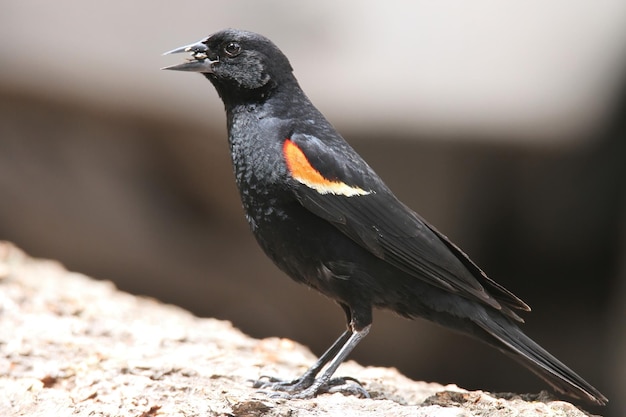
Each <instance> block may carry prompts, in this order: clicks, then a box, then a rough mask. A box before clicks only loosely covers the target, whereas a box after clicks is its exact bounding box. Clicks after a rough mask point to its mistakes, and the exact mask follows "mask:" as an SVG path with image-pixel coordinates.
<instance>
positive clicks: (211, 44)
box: [162, 29, 295, 101]
mask: <svg viewBox="0 0 626 417" xmlns="http://www.w3.org/2000/svg"><path fill="white" fill-rule="evenodd" d="M181 52H188V53H189V54H191V58H190V59H189V60H187V62H184V63H182V64H177V65H172V66H169V67H165V68H162V69H166V70H175V71H189V72H199V73H202V74H204V75H205V76H206V77H207V78H208V79H209V80H210V81H211V82H212V83H213V85H215V88H216V89H217V91H218V93H219V94H220V96H221V97H222V99H224V101H232V100H231V99H233V98H236V97H242V98H244V97H245V98H248V99H254V98H255V97H257V98H263V97H265V96H267V94H268V93H269V92H270V91H271V90H272V89H274V88H275V87H276V86H278V85H280V84H281V83H284V82H285V81H287V80H295V79H294V78H293V74H292V68H291V65H290V64H289V61H288V59H287V57H286V56H285V55H284V54H283V53H282V52H281V51H280V49H278V47H276V45H274V44H273V43H272V41H270V40H269V39H267V38H266V37H264V36H261V35H259V34H256V33H253V32H247V31H243V30H236V29H226V30H222V31H219V32H216V33H214V34H212V35H210V36H209V37H207V38H205V39H203V40H201V41H199V42H196V43H193V44H190V45H186V46H182V47H180V48H176V49H173V50H171V51H169V52H166V53H165V54H164V55H169V54H176V53H181Z"/></svg>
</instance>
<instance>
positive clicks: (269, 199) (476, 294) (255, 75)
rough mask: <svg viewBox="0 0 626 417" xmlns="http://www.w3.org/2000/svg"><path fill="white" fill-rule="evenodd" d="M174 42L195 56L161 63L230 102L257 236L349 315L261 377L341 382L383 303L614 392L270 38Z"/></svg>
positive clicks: (562, 381) (235, 151)
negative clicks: (553, 347)
mask: <svg viewBox="0 0 626 417" xmlns="http://www.w3.org/2000/svg"><path fill="white" fill-rule="evenodd" d="M177 52H189V53H191V55H192V59H191V60H189V61H188V62H186V63H183V64H179V65H174V66H171V67H167V68H165V69H172V70H181V71H192V72H200V73H203V74H204V75H205V76H206V78H208V79H209V81H211V83H212V84H213V85H214V86H215V88H216V90H217V92H218V94H219V95H220V97H221V98H222V100H223V102H224V105H225V108H226V114H227V122H228V139H229V144H230V150H231V155H232V161H233V165H234V170H235V178H236V182H237V186H238V187H239V191H240V195H241V200H242V203H243V207H244V210H245V213H246V218H247V220H248V223H249V224H250V227H251V229H252V232H253V233H254V236H255V237H256V239H257V241H258V243H259V245H260V246H261V247H262V248H263V250H264V251H265V253H266V254H267V255H268V256H269V257H270V258H271V259H272V260H273V261H274V263H275V264H276V265H277V266H278V267H279V268H280V269H281V270H283V271H284V272H285V273H286V274H287V275H289V276H290V277H291V278H293V279H294V280H296V281H298V282H301V283H304V284H306V285H308V286H310V287H312V288H315V289H316V290H318V291H320V292H321V293H323V294H325V295H327V296H328V297H330V298H332V299H333V300H335V301H336V302H337V303H338V304H339V305H340V306H341V307H342V308H343V310H344V312H345V314H346V318H347V322H348V329H347V330H346V332H344V334H342V335H341V336H340V338H339V339H338V340H337V341H336V342H335V343H334V344H333V346H331V348H330V349H329V350H328V351H327V352H326V353H324V354H323V355H322V356H321V357H320V359H319V360H318V362H317V363H316V364H315V365H313V366H312V367H311V368H310V369H309V370H308V371H307V372H306V373H305V374H304V375H303V376H302V377H301V378H298V379H296V380H294V381H291V382H282V381H276V380H274V379H271V378H270V379H269V380H266V381H261V382H259V383H257V386H259V387H263V388H265V389H272V390H276V391H279V392H280V393H281V394H280V395H283V396H286V397H292V398H294V397H295V398H304V397H311V396H315V395H317V394H319V393H320V392H324V391H328V390H334V389H341V388H340V387H339V386H338V384H339V382H341V380H340V379H332V378H331V377H332V375H333V373H334V371H335V370H336V368H337V367H338V366H339V365H340V364H341V362H342V361H343V360H344V359H345V358H346V356H347V355H348V354H349V353H350V351H351V350H352V349H353V348H354V347H355V346H356V344H357V343H358V342H359V341H360V340H361V339H362V338H363V337H364V336H365V335H366V334H367V333H368V332H369V329H370V326H371V323H372V309H373V308H375V307H377V308H386V309H390V310H393V311H395V312H397V313H398V314H400V315H402V316H405V317H408V318H416V317H422V318H425V319H427V320H431V321H433V322H435V323H438V324H441V325H443V326H446V327H449V328H451V329H454V330H457V331H460V332H463V333H466V334H469V335H471V336H474V337H476V338H478V339H480V340H482V341H484V342H486V343H488V344H490V345H492V346H494V347H496V348H497V349H499V350H501V351H502V352H504V353H505V354H507V355H509V356H511V357H512V358H513V359H515V360H517V361H519V362H520V363H522V364H523V365H524V366H526V367H528V368H529V369H530V370H531V371H533V372H535V373H536V374H537V375H539V376H540V377H541V378H543V379H544V380H545V381H546V382H547V383H548V384H550V385H551V386H552V387H553V388H554V389H555V390H557V391H559V392H561V393H564V394H566V395H569V396H571V397H573V398H579V399H584V400H587V401H590V402H593V403H597V404H604V403H605V402H606V401H607V400H606V398H605V397H604V396H603V395H602V394H601V393H600V392H599V391H598V390H596V389H595V388H594V387H592V386H591V385H590V384H589V383H587V382H586V381H584V380H583V379H582V378H581V377H579V376H578V375H577V374H575V373H574V372H573V371H571V370H570V369H569V368H568V367H567V366H565V365H564V364H562V363H561V362H560V361H558V360H557V359H556V358H555V357H554V356H552V355H550V354H549V353H548V352H547V351H545V350H544V349H543V348H541V347H540V346H539V345H538V344H537V343H535V342H534V341H532V340H531V339H530V338H529V337H527V336H526V335H525V334H524V333H523V332H522V331H521V330H520V328H519V326H518V324H519V323H521V322H523V320H522V319H521V318H520V316H519V315H518V312H519V311H529V310H530V308H529V307H528V306H527V305H526V304H525V303H524V302H523V301H521V300H520V299H519V298H517V297H516V296H515V295H513V294H512V293H511V292H510V291H508V290H506V289H505V288H504V287H502V286H501V285H499V284H497V283H496V282H494V281H493V280H491V279H490V278H488V277H487V276H486V275H485V274H484V273H483V271H482V270H481V269H480V268H479V267H478V266H476V264H474V263H473V262H472V261H471V260H470V258H469V257H468V256H467V255H466V254H465V253H463V252H462V251H461V249H459V248H458V247H457V246H456V245H454V244H453V243H452V242H451V241H450V240H449V239H448V238H447V237H446V236H444V235H443V234H442V233H440V232H439V231H437V230H436V229H435V228H434V227H433V226H432V225H430V224H429V223H427V222H426V221H425V220H424V219H422V218H421V217H420V216H419V215H418V214H416V213H415V212H413V211H412V210H411V209H409V208H408V207H407V206H405V205H404V204H403V203H402V202H400V201H399V200H398V199H397V198H396V197H395V196H394V194H393V193H392V192H391V191H390V190H389V188H388V187H387V186H386V185H385V184H384V183H383V181H382V180H381V179H380V178H379V177H378V175H376V173H375V172H374V171H373V170H372V169H371V168H370V167H369V165H368V164H367V163H366V162H365V161H364V160H363V159H362V158H361V157H360V156H359V155H358V154H357V153H356V152H355V151H354V149H352V147H350V145H349V144H348V143H347V142H346V141H345V140H344V139H343V138H342V137H341V136H340V135H339V133H337V131H336V130H335V129H334V128H333V126H332V125H331V124H330V123H329V122H328V121H327V120H326V119H325V118H324V116H323V115H322V114H321V113H320V112H319V111H318V110H317V109H316V108H315V107H314V106H313V104H312V103H311V102H310V101H309V99H308V98H307V97H306V95H305V94H304V92H303V91H302V90H301V88H300V86H299V85H298V82H297V80H296V78H295V77H294V75H293V72H292V68H291V65H290V64H289V61H288V60H287V58H286V57H285V55H284V54H283V53H282V52H281V51H280V50H279V49H278V48H277V47H276V46H275V45H274V44H273V43H272V42H271V41H269V40H268V39H267V38H265V37H263V36H261V35H258V34H255V33H251V32H246V31H240V30H234V29H228V30H223V31H220V32H217V33H215V34H213V35H211V36H209V37H208V38H206V39H204V40H202V41H200V42H198V43H195V44H192V45H189V46H185V47H182V48H178V49H175V50H173V51H171V52H170V53H177ZM324 368H325V369H324ZM322 369H324V370H323V372H322ZM360 392H361V393H364V391H362V390H360Z"/></svg>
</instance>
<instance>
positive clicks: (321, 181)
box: [283, 139, 370, 197]
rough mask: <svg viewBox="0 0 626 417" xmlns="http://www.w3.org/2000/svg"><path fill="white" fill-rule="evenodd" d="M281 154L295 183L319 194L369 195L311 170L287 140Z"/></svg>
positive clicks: (301, 153)
mask: <svg viewBox="0 0 626 417" xmlns="http://www.w3.org/2000/svg"><path fill="white" fill-rule="evenodd" d="M283 154H284V155H285V161H286V162H287V169H289V172H290V173H291V176H292V177H293V178H294V179H295V180H296V181H298V182H300V183H302V184H304V185H306V186H307V187H309V188H312V189H314V190H315V191H317V192H318V193H320V194H335V195H343V196H346V197H352V196H355V195H367V194H370V191H365V190H364V189H362V188H359V187H353V186H350V185H348V184H346V183H344V182H341V181H331V180H329V179H326V178H324V177H323V176H322V174H320V173H319V171H318V170H316V169H315V168H313V166H312V165H311V163H310V162H309V160H308V159H307V157H306V155H305V154H304V152H302V150H301V149H300V148H299V147H298V145H296V144H295V143H293V142H292V141H290V140H289V139H287V140H285V143H284V144H283Z"/></svg>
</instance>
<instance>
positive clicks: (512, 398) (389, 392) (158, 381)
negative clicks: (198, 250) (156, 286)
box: [0, 242, 587, 417]
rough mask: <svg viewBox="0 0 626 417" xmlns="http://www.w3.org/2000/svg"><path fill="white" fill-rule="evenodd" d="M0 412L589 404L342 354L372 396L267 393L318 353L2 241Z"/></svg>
mask: <svg viewBox="0 0 626 417" xmlns="http://www.w3.org/2000/svg"><path fill="white" fill-rule="evenodd" d="M0 329H1V331H0V415H2V416H22V415H28V416H46V417H48V416H137V417H151V416H181V417H182V416H234V417H256V416H258V417H261V416H268V417H269V416H294V417H295V416H298V417H305V416H328V415H330V416H334V415H342V416H344V415H347V416H394V417H397V416H446V417H451V416H561V417H573V416H585V415H587V414H585V413H584V412H583V411H581V410H579V409H578V408H576V407H575V406H573V405H572V404H569V403H567V402H563V401H556V400H553V399H551V398H550V397H549V396H548V395H547V394H545V393H542V394H540V395H539V396H518V395H513V394H498V395H493V394H489V393H485V392H480V391H477V392H469V391H466V390H463V389H460V388H458V387H456V386H454V385H448V386H442V385H439V384H434V383H425V382H417V381H411V380H409V379H407V378H406V377H404V376H402V375H401V374H400V373H399V372H397V371H396V370H394V369H387V368H374V367H368V368H364V367H362V366H359V365H358V364H356V363H354V362H348V363H346V364H344V365H342V367H341V368H340V369H339V372H338V374H341V375H350V376H352V377H354V378H356V379H358V380H359V381H361V382H362V383H363V386H364V387H365V388H366V389H367V390H368V391H369V393H370V394H371V396H372V398H371V399H361V398H356V397H351V396H344V395H342V394H328V395H322V396H319V397H318V398H315V399H312V400H292V401H287V400H282V399H272V398H268V396H266V395H265V394H263V393H259V392H257V391H256V390H255V389H253V388H252V386H251V381H253V380H255V379H258V378H259V377H260V376H262V375H273V376H278V377H282V378H285V379H288V378H292V377H294V376H297V375H299V374H300V373H301V372H303V371H304V370H305V369H306V367H307V366H308V365H310V364H311V363H312V362H313V361H314V360H315V357H314V356H313V354H312V353H311V352H310V351H309V350H307V349H306V348H304V347H303V346H301V345H298V344H297V343H295V342H293V341H290V340H286V339H277V338H271V339H264V340H256V339H252V338H250V337H248V336H246V335H244V334H243V333H241V332H240V331H238V330H237V329H235V328H233V327H232V326H231V325H230V324H229V323H228V322H223V321H218V320H214V319H203V318H198V317H195V316H193V315H192V314H190V313H188V312H186V311H184V310H182V309H180V308H177V307H174V306H171V305H164V304H162V303H159V302H158V301H155V300H152V299H147V298H142V297H136V296H133V295H130V294H127V293H123V292H120V291H118V290H117V289H116V288H115V287H114V286H113V285H112V284H111V283H108V282H102V281H96V280H93V279H91V278H88V277H86V276H84V275H81V274H78V273H74V272H68V271H67V270H65V269H64V268H63V267H62V266H61V265H60V264H58V263H56V262H53V261H43V260H36V259H32V258H29V257H28V256H27V255H25V254H24V253H23V252H22V251H20V250H19V249H17V248H16V247H15V246H13V245H12V244H10V243H7V242H0Z"/></svg>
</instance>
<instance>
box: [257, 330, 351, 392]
mask: <svg viewBox="0 0 626 417" xmlns="http://www.w3.org/2000/svg"><path fill="white" fill-rule="evenodd" d="M350 336H352V330H350V329H347V330H346V331H345V332H343V333H342V334H341V336H339V338H338V339H337V340H335V342H334V343H333V344H332V346H331V347H329V348H328V349H327V350H326V352H324V354H322V356H320V357H319V359H318V360H317V361H316V362H315V363H314V364H313V366H311V367H310V368H309V369H307V370H306V372H305V373H304V374H302V376H301V377H300V378H298V379H294V380H293V381H283V380H280V379H278V378H275V377H271V376H262V377H261V378H260V379H258V380H257V381H255V382H254V384H253V385H252V386H253V387H254V388H261V389H267V390H271V391H285V392H300V391H303V390H305V389H307V388H308V387H310V386H311V385H312V384H313V382H314V381H315V377H316V376H317V374H318V373H319V372H320V371H321V370H322V368H323V367H324V365H326V364H327V363H328V362H329V361H330V360H331V359H333V358H334V357H335V356H336V355H337V353H338V352H339V350H340V349H341V348H342V347H343V346H344V345H345V344H346V342H347V341H348V340H349V339H350Z"/></svg>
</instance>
